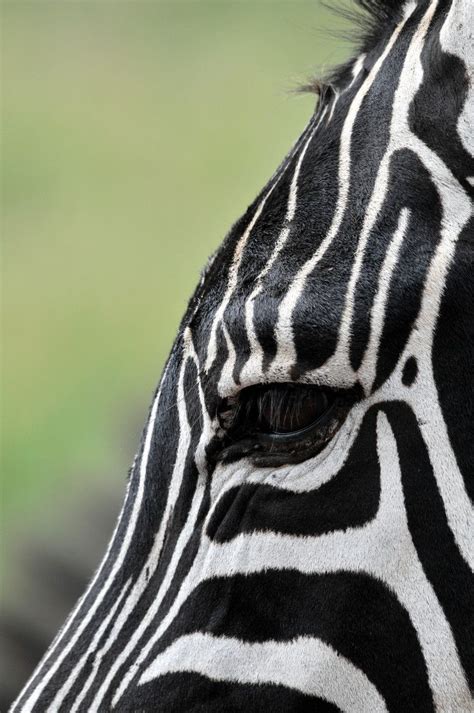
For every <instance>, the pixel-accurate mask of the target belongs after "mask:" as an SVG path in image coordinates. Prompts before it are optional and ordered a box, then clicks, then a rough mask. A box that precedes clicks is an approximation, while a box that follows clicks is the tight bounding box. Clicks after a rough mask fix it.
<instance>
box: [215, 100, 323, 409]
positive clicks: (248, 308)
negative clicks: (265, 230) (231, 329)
mask: <svg viewBox="0 0 474 713" xmlns="http://www.w3.org/2000/svg"><path fill="white" fill-rule="evenodd" d="M326 113H327V107H324V110H323V111H322V112H321V116H320V118H319V119H318V121H317V122H316V124H315V126H314V128H313V130H312V131H311V133H310V135H309V138H308V140H307V141H306V143H305V145H304V147H303V149H302V151H301V153H300V155H299V157H298V161H297V163H296V166H295V170H294V172H293V177H292V180H291V186H290V192H289V195H288V204H287V209H286V215H285V220H284V227H283V228H282V230H281V232H280V235H279V236H278V240H277V241H276V243H275V246H274V248H273V251H272V253H271V255H270V258H269V259H268V261H267V263H266V265H265V267H264V269H263V270H262V272H261V273H260V274H259V275H258V277H257V280H256V283H257V284H256V286H255V288H254V289H253V291H252V293H251V294H250V296H249V297H248V299H247V300H246V303H245V326H246V330H247V338H248V340H249V344H250V357H249V359H248V360H247V363H246V364H245V366H244V368H243V370H242V374H241V384H242V386H246V385H248V384H251V383H254V382H255V381H257V379H258V375H259V374H261V371H262V360H263V350H262V346H261V344H260V342H259V340H258V337H257V333H256V331H255V325H254V302H255V299H256V298H257V296H258V295H259V294H260V293H261V292H262V280H263V279H264V278H265V276H266V275H267V274H268V272H269V271H270V269H271V268H272V266H273V264H274V263H275V260H276V259H277V257H278V255H279V254H280V252H281V251H282V249H283V247H284V245H285V244H286V242H287V240H288V238H289V236H290V233H291V221H292V220H293V218H294V217H295V213H296V205H297V200H298V179H299V176H300V171H301V166H302V163H303V160H304V157H305V155H306V152H307V150H308V147H309V145H310V143H311V141H312V140H313V138H314V135H315V133H316V131H317V130H318V128H319V126H320V124H321V122H322V120H323V119H324V117H325V115H326ZM232 389H233V383H232V382H231V381H230V380H228V381H226V380H224V379H222V378H221V388H220V390H219V393H220V395H221V396H222V397H224V396H228V395H230V394H231V393H232Z"/></svg>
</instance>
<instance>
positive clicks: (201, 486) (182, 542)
mask: <svg viewBox="0 0 474 713" xmlns="http://www.w3.org/2000/svg"><path fill="white" fill-rule="evenodd" d="M188 354H189V357H190V358H192V359H193V360H194V361H195V363H196V368H197V371H198V373H199V362H198V357H197V355H196V352H195V351H194V347H193V346H192V341H191V336H190V334H189V348H188ZM198 392H199V399H200V406H201V413H202V415H203V430H202V433H201V437H200V440H199V444H198V446H197V448H196V452H195V455H194V460H195V462H196V465H197V467H198V471H199V477H198V482H197V486H196V490H195V492H194V495H193V500H192V503H191V507H190V509H189V512H188V516H187V519H186V522H185V524H184V527H183V529H182V530H181V532H180V534H179V537H178V540H177V543H176V546H175V548H174V551H173V554H172V557H171V560H170V563H169V565H168V568H167V571H166V574H165V576H164V578H163V581H162V582H161V584H160V587H159V589H158V592H157V594H156V596H155V598H154V600H153V603H152V604H151V606H150V607H149V608H148V609H147V611H146V613H145V614H144V616H143V618H142V619H141V620H140V622H139V623H138V625H137V627H136V629H135V630H134V632H133V635H132V636H131V638H130V640H129V641H128V642H127V644H126V646H125V647H124V649H123V651H121V653H120V655H119V656H118V657H117V659H116V660H115V661H114V664H113V666H112V667H111V669H110V670H109V671H108V672H107V676H106V678H105V679H104V681H103V683H102V685H101V687H100V689H99V690H98V692H97V694H96V696H95V698H94V701H93V703H92V705H91V706H90V708H89V710H90V712H91V713H93V712H94V711H100V706H101V703H102V700H103V697H104V695H105V694H106V693H107V690H108V688H109V686H110V683H111V681H112V679H113V677H114V676H115V674H116V672H117V671H118V670H119V669H120V667H121V666H122V665H123V664H124V663H125V662H126V660H127V658H128V656H129V655H130V654H131V653H132V652H133V650H134V649H135V647H136V646H137V644H138V643H139V641H140V639H141V637H142V636H143V634H144V632H145V631H146V629H147V628H148V626H149V625H150V624H151V623H152V622H153V619H154V617H155V616H156V613H157V612H158V609H159V607H160V606H161V603H162V601H163V599H164V597H165V596H166V593H167V592H168V589H169V586H170V584H171V581H172V579H173V577H174V575H175V572H176V569H177V567H178V564H179V562H180V559H181V556H182V554H183V551H184V549H185V547H186V545H187V544H188V542H189V540H190V538H191V536H192V534H193V533H194V531H195V528H196V521H197V516H198V513H199V509H200V507H201V503H202V499H203V497H204V494H205V487H206V458H205V448H206V446H207V444H208V443H209V441H210V438H211V433H210V431H211V429H212V424H211V421H210V418H209V415H208V413H207V410H206V405H205V399H204V394H203V391H202V388H201V385H200V382H199V378H198ZM184 408H185V407H184ZM184 417H185V412H184V414H183V420H182V421H181V417H180V428H181V429H182V430H185V431H187V432H189V434H190V433H191V430H190V425H189V423H188V421H187V417H186V421H184ZM187 454H188V448H185V449H183V451H182V452H181V451H179V455H178V459H179V466H177V469H178V468H179V473H178V470H177V473H178V474H177V475H176V477H177V478H178V477H179V481H180V486H181V482H182V477H183V473H184V465H185V462H186V458H187ZM153 559H154V558H151V557H150V558H149V561H148V563H147V566H149V567H150V570H151V576H153V574H154V571H155V569H156V566H157V564H158V560H157V559H156V561H153ZM143 571H146V567H145V568H144V570H142V573H143ZM134 674H135V667H134V666H133V665H131V666H130V668H129V670H128V671H127V673H126V675H125V676H124V677H123V679H122V681H121V684H120V686H119V688H118V690H117V692H116V694H115V696H114V699H113V705H115V704H116V702H117V701H118V700H119V699H120V697H121V695H122V694H123V692H124V691H125V690H126V688H127V685H128V683H129V681H130V680H131V678H132V677H133V675H134Z"/></svg>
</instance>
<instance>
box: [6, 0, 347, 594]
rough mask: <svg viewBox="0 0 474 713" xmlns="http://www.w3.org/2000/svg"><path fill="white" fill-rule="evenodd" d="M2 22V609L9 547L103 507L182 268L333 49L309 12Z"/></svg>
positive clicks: (217, 9)
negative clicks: (102, 493)
mask: <svg viewBox="0 0 474 713" xmlns="http://www.w3.org/2000/svg"><path fill="white" fill-rule="evenodd" d="M1 10H2V33H3V40H2V88H3V101H2V211H1V213H2V215H1V218H2V236H3V240H2V242H3V259H2V286H3V334H2V346H3V388H2V423H1V426H2V441H3V448H2V476H3V523H4V525H3V527H4V548H3V549H4V553H3V554H4V560H5V561H6V568H5V572H6V574H5V582H6V589H7V591H8V590H11V586H10V583H11V582H13V581H14V574H15V565H16V560H15V555H14V552H15V549H14V545H15V543H16V542H17V541H18V539H21V538H24V537H25V536H30V537H32V536H34V537H36V536H39V535H40V534H44V533H45V532H49V531H51V532H58V533H61V538H64V546H65V547H67V546H68V545H67V537H68V531H67V527H66V528H65V526H64V523H65V522H67V520H68V518H69V516H70V515H71V516H72V513H73V512H74V509H75V507H76V504H77V502H78V498H79V497H83V496H84V494H87V493H90V494H92V496H93V494H94V492H95V490H96V489H97V488H98V487H99V485H100V484H101V483H103V482H105V481H109V482H110V487H111V488H112V489H114V492H115V491H116V492H117V493H120V496H121V494H122V491H124V488H125V477H126V472H127V469H128V467H129V465H130V463H131V460H132V457H133V453H134V449H135V447H136V445H137V443H138V438H139V433H140V430H141V426H142V423H143V422H144V420H145V418H146V413H147V409H148V405H149V402H150V399H151V395H152V392H153V389H154V387H155V385H156V383H157V381H158V378H159V375H160V371H161V368H162V365H163V361H164V359H165V357H166V355H167V352H168V350H169V349H170V346H171V344H172V341H173V338H174V334H175V330H176V328H177V325H178V322H179V320H180V317H181V315H182V313H183V310H184V308H185V305H186V302H187V299H188V297H189V296H190V294H191V292H192V290H193V289H194V286H195V284H196V283H197V280H198V277H199V271H200V268H201V266H202V265H203V264H204V262H205V261H206V259H207V257H208V255H209V254H210V253H211V252H212V251H213V250H214V249H215V247H216V246H217V245H218V244H219V242H220V241H221V240H222V238H223V237H224V235H225V233H226V232H227V230H228V228H229V227H230V225H231V223H232V222H233V221H234V220H235V219H237V217H238V216H239V214H240V213H241V212H242V211H243V210H244V209H245V208H246V206H247V205H248V204H249V203H250V202H251V201H252V199H253V198H254V196H255V194H256V192H257V191H258V190H259V189H260V188H261V186H262V185H263V184H264V183H265V182H266V180H267V179H268V177H269V176H270V175H271V173H272V172H273V171H274V169H275V168H276V166H277V164H278V163H279V161H280V160H281V158H282V157H283V155H284V154H285V153H286V152H287V150H288V149H289V147H290V145H291V144H292V142H293V141H294V140H295V139H296V138H297V136H298V134H299V133H300V131H301V130H302V129H303V127H304V125H305V123H306V121H307V119H308V118H309V116H310V114H311V112H312V111H313V107H314V104H315V98H314V97H312V96H294V95H292V94H291V91H290V90H291V89H292V88H293V87H295V86H296V85H297V84H298V83H299V82H301V81H304V80H305V79H307V78H308V77H309V76H310V75H312V74H313V73H314V72H319V71H320V70H321V68H322V69H323V70H324V68H325V67H327V66H328V65H331V64H334V63H336V62H338V61H340V60H341V59H342V58H343V57H344V56H347V54H348V51H349V50H348V48H347V46H344V44H343V43H341V41H340V40H337V39H334V38H332V37H331V36H330V33H328V31H327V30H328V28H331V29H334V28H335V27H336V28H338V27H340V26H341V21H340V20H338V19H337V18H335V17H334V16H332V15H331V14H330V13H328V11H327V10H325V9H324V8H323V7H322V6H321V5H320V4H319V3H318V2H317V0H311V1H308V2H298V1H295V0H293V1H292V2H277V1H274V0H271V1H267V2H265V1H261V2H255V1H250V0H249V1H241V2H230V1H229V0H221V1H218V2H207V1H204V0H196V1H195V2H183V1H182V0H174V1H173V2H160V1H156V2H140V1H136V2H114V1H113V0H108V1H103V2H93V1H91V2H81V1H75V2H65V1H64V0H60V1H57V2H48V1H42V0H34V1H33V2H27V1H26V2H25V0H22V1H21V2H14V1H12V2H5V1H4V2H2V4H1ZM16 567H18V565H16Z"/></svg>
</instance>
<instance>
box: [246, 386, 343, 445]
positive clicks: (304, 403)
mask: <svg viewBox="0 0 474 713" xmlns="http://www.w3.org/2000/svg"><path fill="white" fill-rule="evenodd" d="M245 397H246V398H244V402H245V401H247V403H244V415H245V420H246V424H247V427H248V426H251V427H252V428H253V429H255V431H256V432H258V433H263V434H268V435H276V436H278V435H282V436H283V435H288V434H291V433H293V434H294V433H299V432H301V431H306V429H308V428H311V427H312V426H313V425H315V424H316V422H317V421H319V419H320V418H321V417H322V416H324V414H325V413H326V411H327V410H328V407H329V405H330V400H329V397H328V394H327V393H326V392H325V391H322V390H321V389H318V388H316V387H311V386H304V385H301V386H299V385H293V384H272V385H270V386H267V387H260V388H259V390H258V391H257V393H256V394H255V395H250V394H248V395H247V394H246V395H245ZM248 397H250V398H248Z"/></svg>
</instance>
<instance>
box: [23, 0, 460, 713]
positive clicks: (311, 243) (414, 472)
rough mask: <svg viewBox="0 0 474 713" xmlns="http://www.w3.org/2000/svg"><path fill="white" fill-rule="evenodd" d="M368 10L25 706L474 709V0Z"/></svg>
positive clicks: (180, 346) (178, 376)
mask: <svg viewBox="0 0 474 713" xmlns="http://www.w3.org/2000/svg"><path fill="white" fill-rule="evenodd" d="M360 4H361V5H363V6H366V7H368V8H369V10H370V12H371V20H370V27H369V30H368V31H367V32H366V36H365V39H364V41H363V43H362V46H361V50H360V53H359V54H358V55H357V57H356V58H355V59H353V60H352V61H350V62H349V63H347V64H346V65H344V66H343V67H341V68H339V69H338V70H337V71H336V72H334V74H333V76H332V77H331V78H330V81H329V82H328V83H327V84H326V86H324V87H322V89H321V92H320V100H319V103H318V106H317V109H316V111H315V113H314V115H313V116H312V117H311V118H310V120H309V123H308V125H307V127H306V129H305V130H304V131H303V134H302V136H301V137H300V138H299V139H298V141H297V142H296V143H295V145H294V147H293V148H292V150H291V151H290V152H289V154H288V155H287V157H286V158H285V159H284V161H283V163H282V164H281V165H280V167H279V168H278V170H277V171H276V172H275V174H274V175H273V176H272V178H271V179H270V181H269V182H268V184H267V185H266V186H265V187H264V189H263V190H262V192H261V193H260V195H259V196H258V197H257V199H256V200H255V202H254V203H253V204H252V205H251V206H250V207H249V208H248V210H247V211H246V213H245V215H244V216H243V217H242V218H241V219H240V220H239V221H238V222H237V223H236V224H235V225H234V227H233V228H232V230H231V231H230V233H229V234H228V236H227V238H226V239H225V241H224V242H223V244H222V246H221V247H220V249H219V250H218V251H217V253H216V254H215V256H214V257H213V258H212V260H211V261H210V263H209V265H208V266H207V268H206V270H205V272H204V274H203V276H202V279H201V282H200V284H199V286H198V288H197V290H196V292H195V295H194V297H193V298H192V300H191V302H190V304H189V307H188V310H187V312H186V314H185V316H184V318H183V321H182V324H181V327H180V329H179V333H178V337H177V339H176V342H175V344H174V347H173V349H172V352H171V355H170V357H169V360H168V363H167V366H166V368H165V371H164V374H163V376H162V379H161V383H160V386H159V388H158V390H157V393H156V395H155V398H154V401H153V404H152V407H151V411H150V414H149V417H148V421H147V424H146V427H145V430H144V435H143V439H142V442H141V445H140V448H139V451H138V454H137V457H136V459H135V463H134V465H133V467H132V470H131V473H130V478H129V482H128V489H127V494H126V498H125V503H124V506H123V510H122V513H121V515H120V518H119V521H118V524H117V527H116V530H115V533H114V535H113V538H112V541H111V544H110V546H109V548H108V550H107V552H106V554H105V557H104V559H103V562H102V564H101V566H100V568H99V570H98V572H97V574H96V575H95V577H94V579H93V580H92V582H91V583H90V586H89V588H88V590H87V591H86V593H85V594H84V596H83V597H82V599H81V600H80V602H79V603H78V605H77V607H76V609H75V610H74V611H73V612H72V614H71V615H70V617H69V619H68V621H67V622H66V624H65V626H64V628H63V629H62V630H61V631H60V633H59V634H58V636H57V638H56V640H55V641H54V642H53V644H52V646H51V647H50V649H49V651H48V652H47V653H46V655H45V657H44V659H43V661H42V662H41V664H40V665H39V667H38V668H37V670H36V672H35V673H34V675H33V677H32V678H31V680H30V681H29V683H28V684H27V685H26V687H25V689H24V690H23V692H22V693H21V694H20V696H19V698H18V700H17V702H16V704H14V707H13V710H15V711H64V712H66V711H67V712H68V713H74V712H76V711H88V712H92V711H107V710H118V711H132V710H133V711H138V710H139V711H142V710H150V711H151V710H153V711H160V712H161V711H162V712H165V711H166V712H167V713H168V712H170V711H206V713H207V712H209V711H215V712H216V713H220V712H221V711H241V710H246V709H248V710H251V711H264V710H271V711H292V710H295V711H296V710H297V711H309V710H311V711H314V710H317V711H322V712H325V711H335V710H342V711H357V712H358V713H360V712H361V711H364V712H368V713H375V712H379V711H401V712H402V711H403V713H405V712H406V711H416V712H417V713H420V712H421V711H423V712H424V711H453V712H454V711H457V712H460V711H463V712H465V711H468V710H472V708H471V705H472V700H471V695H470V689H472V685H473V684H474V677H473V674H474V663H473V658H472V632H470V631H469V623H470V622H471V623H472V611H473V602H472V580H471V579H470V576H471V571H470V567H469V564H471V566H472V559H473V551H472V546H471V545H472V540H471V539H470V538H472V529H470V528H471V527H472V509H471V503H470V499H469V490H470V495H472V494H473V490H472V480H471V481H470V482H469V480H468V478H469V474H470V475H471V476H472V471H473V456H474V451H473V439H472V411H473V403H474V390H473V379H472V357H473V354H474V326H473V324H474V318H473V304H474V299H473V298H474V290H473V279H472V270H473V262H472V255H473V250H474V244H473V234H472V228H473V222H472V207H471V202H470V196H472V186H473V182H474V165H473V161H472V152H473V148H474V140H473V131H472V124H471V121H472V112H473V110H474V104H473V101H474V94H473V86H474V85H473V76H472V70H473V61H474V57H473V46H472V41H473V40H472V32H473V27H474V13H473V5H472V3H471V0H419V1H418V2H416V1H413V2H401V1H400V0H391V1H390V2H388V1H387V2H382V0H370V2H369V0H364V1H363V2H362V0H360ZM469 599H471V601H469Z"/></svg>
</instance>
